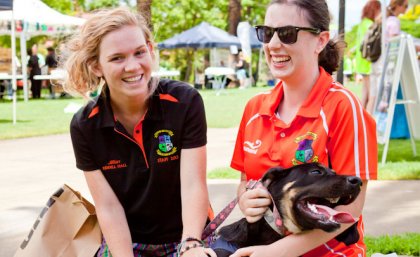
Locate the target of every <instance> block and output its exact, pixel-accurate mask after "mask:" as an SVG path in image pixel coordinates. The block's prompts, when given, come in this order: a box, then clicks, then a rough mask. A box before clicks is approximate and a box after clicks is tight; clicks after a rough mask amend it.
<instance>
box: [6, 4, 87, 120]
mask: <svg viewBox="0 0 420 257" xmlns="http://www.w3.org/2000/svg"><path fill="white" fill-rule="evenodd" d="M12 1H13V5H12V6H13V10H6V11H1V10H2V8H0V35H12V76H13V79H12V83H13V91H14V94H13V103H14V106H13V123H16V65H15V62H14V59H15V53H16V51H15V43H14V42H15V34H16V35H19V36H20V41H21V60H22V61H21V63H22V75H23V85H24V97H25V101H27V100H28V94H27V78H26V72H27V71H26V65H25V64H26V49H27V47H26V39H28V38H30V37H32V36H35V35H57V34H68V33H71V31H73V30H74V28H75V27H77V26H80V25H81V24H83V22H84V21H85V20H84V19H82V18H77V17H73V16H68V15H64V14H62V13H60V12H58V11H56V10H54V9H52V8H50V7H48V6H47V5H46V4H44V3H43V2H41V1H40V0H1V2H0V3H1V4H5V5H6V7H7V5H10V3H11V2H12ZM5 9H7V8H5Z"/></svg>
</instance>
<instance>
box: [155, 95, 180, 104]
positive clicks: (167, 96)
mask: <svg viewBox="0 0 420 257" xmlns="http://www.w3.org/2000/svg"><path fill="white" fill-rule="evenodd" d="M159 98H160V100H167V101H170V102H174V103H178V102H179V101H178V99H176V98H175V97H173V96H171V95H169V94H159Z"/></svg>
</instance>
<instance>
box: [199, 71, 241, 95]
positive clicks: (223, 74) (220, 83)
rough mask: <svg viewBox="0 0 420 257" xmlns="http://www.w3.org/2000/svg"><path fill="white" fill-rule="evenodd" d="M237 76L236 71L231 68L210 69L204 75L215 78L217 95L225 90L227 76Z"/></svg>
mask: <svg viewBox="0 0 420 257" xmlns="http://www.w3.org/2000/svg"><path fill="white" fill-rule="evenodd" d="M235 74H236V73H235V70H234V69H232V68H229V67H208V68H206V69H205V70H204V75H206V76H212V77H213V89H216V90H217V92H216V94H217V95H219V94H220V93H221V92H222V90H224V89H225V85H226V79H227V76H229V75H235Z"/></svg>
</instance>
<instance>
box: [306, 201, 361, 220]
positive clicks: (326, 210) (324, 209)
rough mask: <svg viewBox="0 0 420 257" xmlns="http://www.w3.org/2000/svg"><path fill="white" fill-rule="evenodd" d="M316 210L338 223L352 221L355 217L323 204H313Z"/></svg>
mask: <svg viewBox="0 0 420 257" xmlns="http://www.w3.org/2000/svg"><path fill="white" fill-rule="evenodd" d="M314 206H315V207H316V209H317V211H318V212H319V213H322V214H323V215H325V216H327V217H328V218H330V219H333V220H334V221H336V222H338V223H353V222H355V221H356V219H355V218H354V217H353V216H352V215H351V214H350V213H348V212H340V211H336V210H334V209H331V208H330V207H328V206H325V205H318V204H314Z"/></svg>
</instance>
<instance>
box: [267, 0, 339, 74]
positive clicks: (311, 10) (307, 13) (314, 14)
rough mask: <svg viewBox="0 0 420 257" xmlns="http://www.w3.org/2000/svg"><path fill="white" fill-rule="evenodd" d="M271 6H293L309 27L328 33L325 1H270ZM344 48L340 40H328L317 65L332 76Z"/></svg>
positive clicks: (328, 18)
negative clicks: (300, 12) (300, 13)
mask: <svg viewBox="0 0 420 257" xmlns="http://www.w3.org/2000/svg"><path fill="white" fill-rule="evenodd" d="M273 4H285V5H294V6H296V7H297V8H298V9H299V10H301V11H302V14H303V16H304V17H305V18H306V20H307V21H308V22H309V24H311V27H313V28H319V29H321V31H329V26H330V12H329V10H328V5H327V3H326V2H325V0H272V1H271V3H270V5H273ZM270 5H269V6H270ZM345 47H346V43H345V42H344V41H343V40H342V39H341V38H337V39H335V40H330V41H329V42H328V44H327V45H326V47H325V48H324V50H322V52H321V53H320V54H319V57H318V65H319V66H321V67H322V68H324V70H325V71H326V72H328V73H330V74H332V73H333V72H334V71H336V70H337V69H338V67H339V66H340V62H341V57H342V56H343V51H344V48H345Z"/></svg>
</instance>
